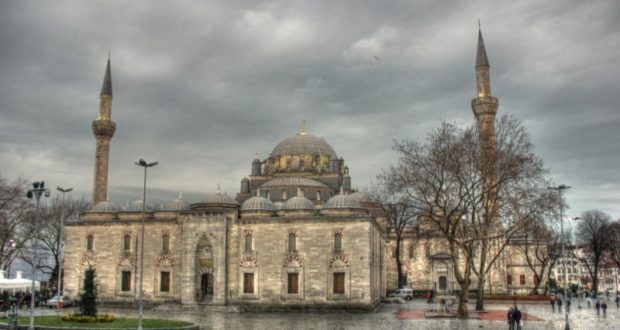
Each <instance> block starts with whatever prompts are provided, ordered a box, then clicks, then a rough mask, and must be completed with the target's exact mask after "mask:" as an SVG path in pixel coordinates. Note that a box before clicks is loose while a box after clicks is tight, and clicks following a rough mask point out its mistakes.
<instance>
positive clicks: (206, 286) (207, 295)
mask: <svg viewBox="0 0 620 330" xmlns="http://www.w3.org/2000/svg"><path fill="white" fill-rule="evenodd" d="M198 300H200V301H212V300H213V274H211V273H205V274H202V275H201V276H200V297H198Z"/></svg>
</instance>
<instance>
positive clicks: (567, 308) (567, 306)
mask: <svg viewBox="0 0 620 330" xmlns="http://www.w3.org/2000/svg"><path fill="white" fill-rule="evenodd" d="M570 303H571V300H570V298H568V299H566V313H570Z"/></svg>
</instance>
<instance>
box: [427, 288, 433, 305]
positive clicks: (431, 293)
mask: <svg viewBox="0 0 620 330" xmlns="http://www.w3.org/2000/svg"><path fill="white" fill-rule="evenodd" d="M426 302H427V303H429V304H430V303H432V302H433V292H432V291H431V290H428V292H427V293H426Z"/></svg>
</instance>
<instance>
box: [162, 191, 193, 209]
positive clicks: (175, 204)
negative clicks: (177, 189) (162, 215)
mask: <svg viewBox="0 0 620 330" xmlns="http://www.w3.org/2000/svg"><path fill="white" fill-rule="evenodd" d="M187 209H189V203H188V202H186V201H185V200H184V199H183V196H182V195H181V194H179V197H177V198H175V199H174V200H173V201H171V202H170V203H167V204H165V205H164V210H167V211H179V210H187Z"/></svg>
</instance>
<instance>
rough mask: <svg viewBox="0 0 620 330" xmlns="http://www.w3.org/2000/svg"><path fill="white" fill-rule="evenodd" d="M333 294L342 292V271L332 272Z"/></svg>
mask: <svg viewBox="0 0 620 330" xmlns="http://www.w3.org/2000/svg"><path fill="white" fill-rule="evenodd" d="M334 294H344V273H334Z"/></svg>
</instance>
